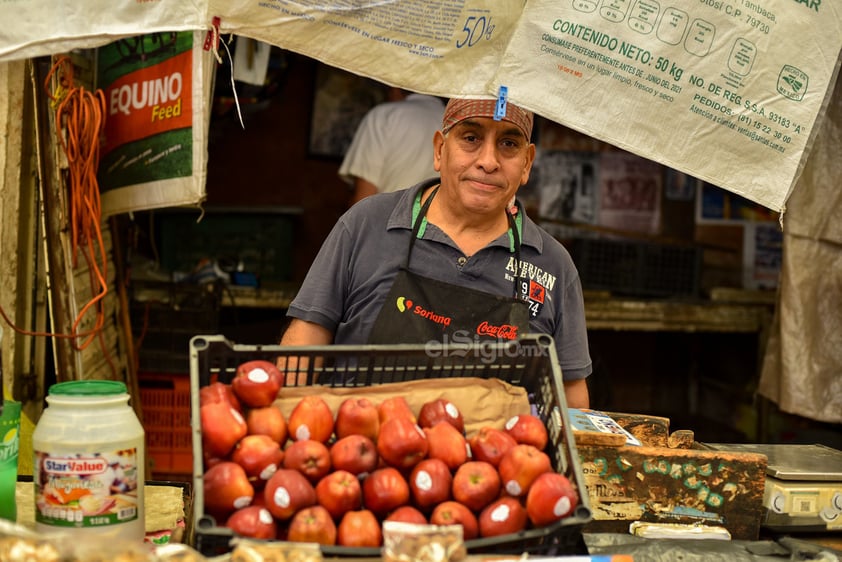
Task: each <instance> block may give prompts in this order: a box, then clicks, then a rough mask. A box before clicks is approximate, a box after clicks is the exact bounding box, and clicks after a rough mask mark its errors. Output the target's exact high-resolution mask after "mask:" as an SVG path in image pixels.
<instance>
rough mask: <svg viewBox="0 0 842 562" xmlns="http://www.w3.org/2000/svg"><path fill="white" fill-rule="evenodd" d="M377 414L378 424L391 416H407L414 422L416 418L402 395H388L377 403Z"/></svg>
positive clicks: (381, 424) (381, 423)
mask: <svg viewBox="0 0 842 562" xmlns="http://www.w3.org/2000/svg"><path fill="white" fill-rule="evenodd" d="M377 414H378V416H379V417H380V426H381V427H383V424H384V423H386V422H387V421H388V420H390V419H392V418H407V419H409V420H410V421H411V422H412V423H416V422H417V421H418V418H417V417H416V416H415V413H414V412H413V411H412V408H411V407H410V406H409V402H407V401H406V398H405V397H403V396H390V397H389V398H386V399H384V400H383V401H382V402H380V404H378V405H377Z"/></svg>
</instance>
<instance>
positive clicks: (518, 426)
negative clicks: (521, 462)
mask: <svg viewBox="0 0 842 562" xmlns="http://www.w3.org/2000/svg"><path fill="white" fill-rule="evenodd" d="M503 429H504V430H505V431H506V433H508V434H509V435H511V436H512V437H514V439H515V441H517V442H518V443H525V444H527V445H532V446H534V447H536V448H538V449H541V450H542V451H543V450H544V447H546V446H547V441H548V439H549V437H548V435H547V428H546V427H545V426H544V422H542V421H541V418H539V417H538V416H534V415H532V414H520V415H517V416H512V417H511V418H509V419H508V421H506V424H505V426H504V427H503Z"/></svg>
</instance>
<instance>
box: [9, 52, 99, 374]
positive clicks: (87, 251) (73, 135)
mask: <svg viewBox="0 0 842 562" xmlns="http://www.w3.org/2000/svg"><path fill="white" fill-rule="evenodd" d="M73 74H74V73H73V63H72V62H71V60H70V58H69V57H67V56H62V57H60V58H58V59H57V60H56V61H55V63H54V64H53V66H52V67H51V69H50V71H49V73H48V74H47V77H46V79H45V81H44V89H45V91H46V95H47V97H48V98H49V100H50V102H51V106H52V108H53V109H54V111H55V126H56V136H57V137H58V140H59V144H60V146H61V148H62V150H63V152H64V154H65V157H66V159H67V166H68V167H67V173H66V176H65V179H66V183H67V193H68V198H67V200H68V207H69V209H68V210H69V216H70V224H69V226H70V239H71V251H72V264H73V267H74V268H76V267H77V266H78V263H79V254H80V253H81V254H82V257H83V258H84V260H85V262H86V264H87V266H88V270H89V272H90V283H91V295H93V296H92V297H91V298H90V300H89V301H88V302H87V303H86V304H85V305H84V306H83V307H82V309H81V310H80V311H79V313H78V314H77V316H76V319H75V321H74V322H73V326H72V330H71V333H70V334H58V333H49V332H33V331H29V330H24V329H22V328H18V327H17V326H15V325H14V324H13V323H12V321H11V320H10V319H9V317H8V316H7V315H6V313H5V311H4V310H3V309H2V308H0V316H2V317H3V319H4V320H5V321H6V322H7V323H8V324H9V326H11V327H12V329H13V330H15V331H16V332H18V333H21V334H25V335H31V336H47V337H57V338H65V339H72V340H73V347H74V348H75V349H76V350H78V351H81V350H83V349H85V348H86V347H88V346H89V345H90V344H91V342H93V341H94V339H96V338H97V337H98V336H100V334H101V332H102V328H103V326H104V324H105V313H104V308H103V299H104V298H105V296H106V294H107V293H108V283H107V276H108V256H107V253H106V250H105V244H104V242H103V237H102V209H101V205H100V193H99V183H98V182H97V177H96V174H97V168H98V167H99V146H100V137H101V135H102V132H103V129H104V126H105V107H106V102H105V95H104V93H103V92H102V90H96V91H95V92H91V91H89V90H86V89H85V88H84V87H81V86H77V85H76V84H75V82H74V75H73ZM53 81H55V83H56V87H55V89H54V90H53V89H51V84H52V83H53ZM91 309H94V310H95V312H96V318H95V321H94V324H93V327H92V328H91V329H89V330H86V331H85V332H79V327H80V324H81V323H82V320H83V319H84V318H85V315H86V314H87V313H88V312H89V311H90V310H91ZM82 338H84V340H83V341H82V342H81V343H80V342H79V341H78V340H80V339H82ZM100 343H101V345H103V346H104V343H103V340H102V339H100ZM103 352H104V353H105V355H106V360H108V362H109V364H111V365H112V368H113V363H112V361H111V358H110V356H109V354H108V353H107V350H105V349H103Z"/></svg>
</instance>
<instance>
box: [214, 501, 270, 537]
mask: <svg viewBox="0 0 842 562" xmlns="http://www.w3.org/2000/svg"><path fill="white" fill-rule="evenodd" d="M225 526H226V527H228V528H229V529H231V530H232V531H234V532H235V533H237V534H238V535H240V536H242V537H250V538H253V539H265V540H270V539H274V538H275V537H276V536H277V535H278V525H277V523H275V518H274V517H272V514H271V513H269V510H268V509H266V508H265V507H262V506H258V505H250V506H248V507H244V508H242V509H238V510H237V511H235V512H234V513H232V514H231V515H230V516H229V517H228V520H227V521H226V522H225Z"/></svg>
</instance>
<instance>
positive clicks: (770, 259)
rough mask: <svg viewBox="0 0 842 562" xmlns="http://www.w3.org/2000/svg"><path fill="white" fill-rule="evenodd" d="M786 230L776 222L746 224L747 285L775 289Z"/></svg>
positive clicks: (755, 287)
mask: <svg viewBox="0 0 842 562" xmlns="http://www.w3.org/2000/svg"><path fill="white" fill-rule="evenodd" d="M783 243H784V240H783V232H781V228H780V226H779V225H778V223H776V222H750V223H746V224H745V226H744V227H743V288H745V289H775V288H777V286H778V278H779V277H780V275H781V261H782V259H783Z"/></svg>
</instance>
